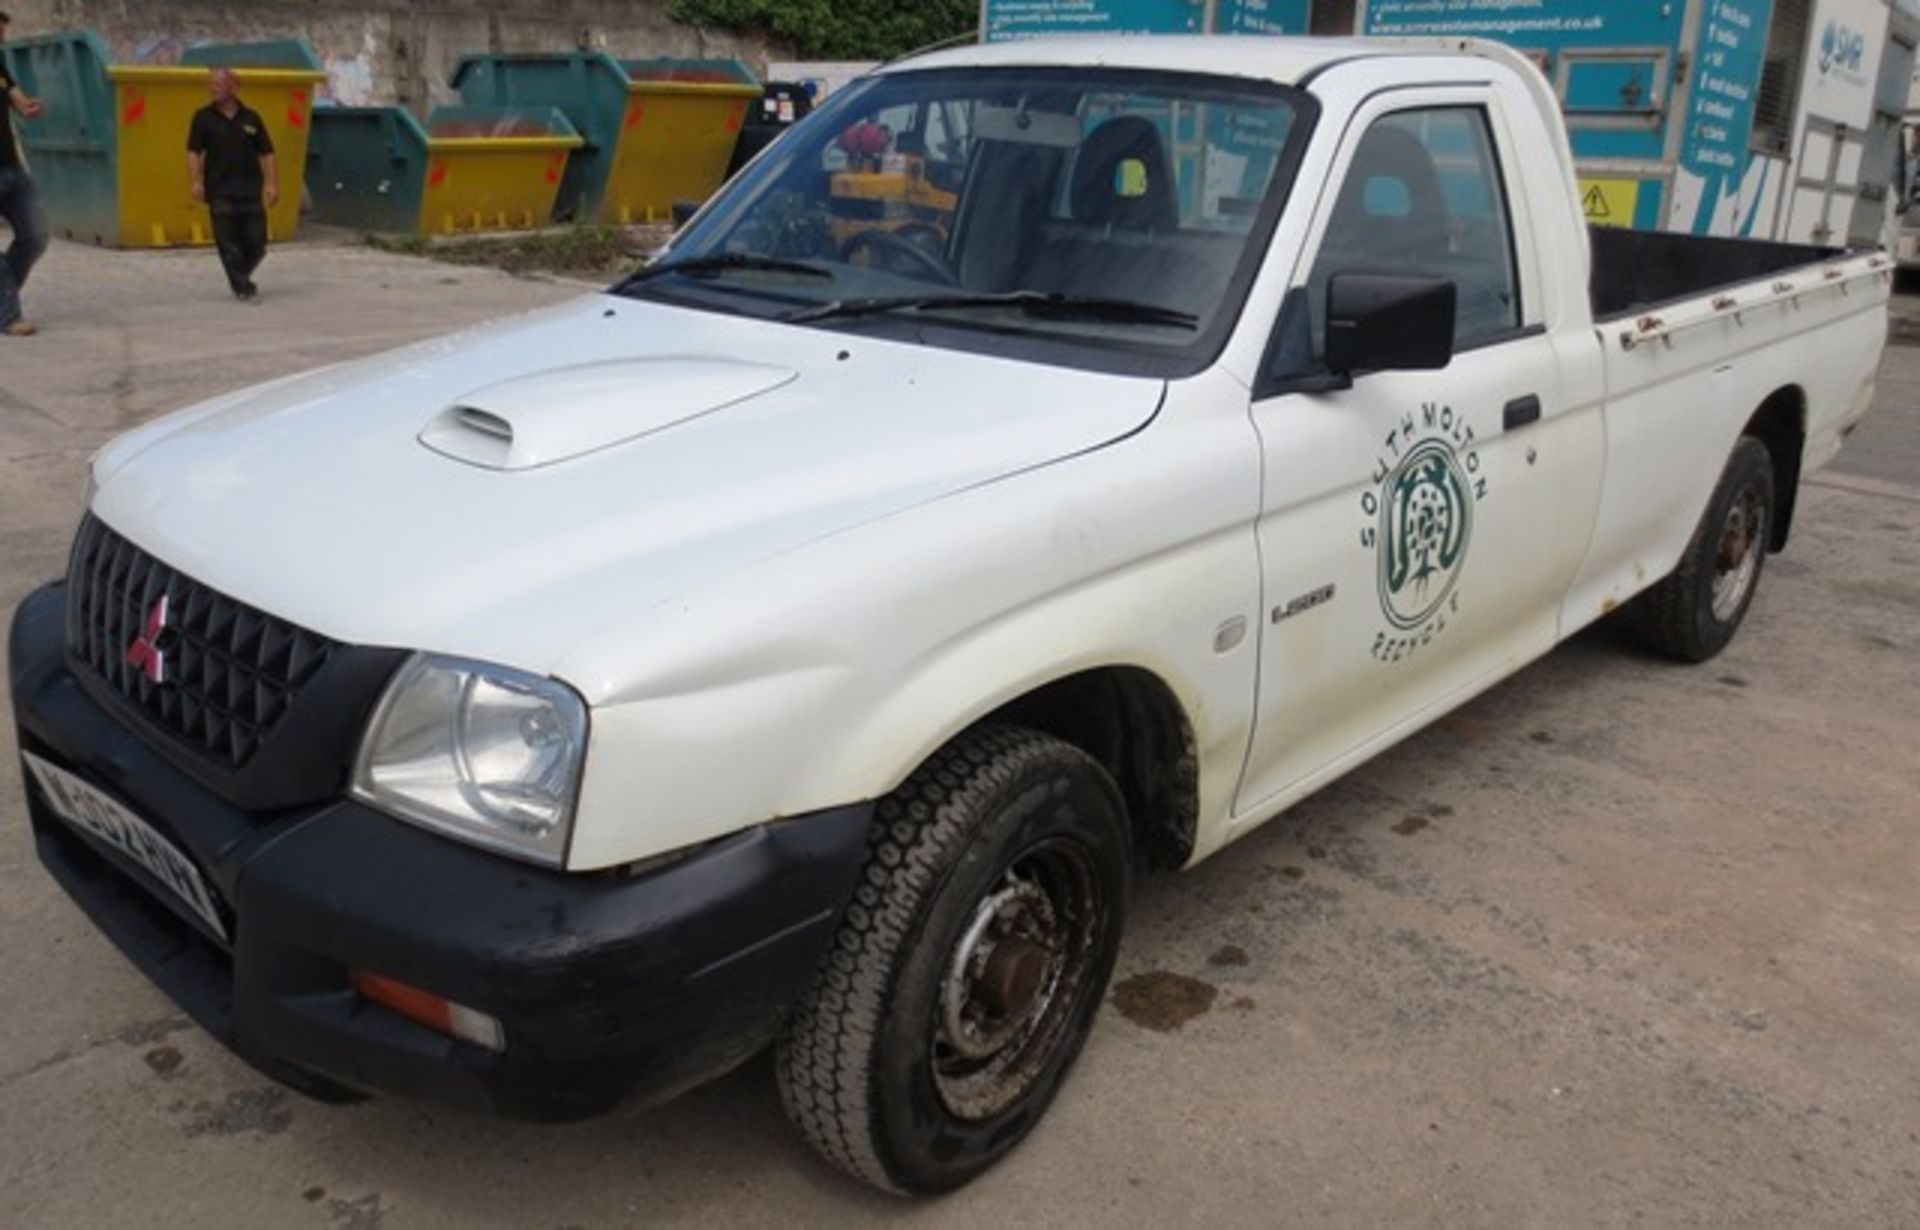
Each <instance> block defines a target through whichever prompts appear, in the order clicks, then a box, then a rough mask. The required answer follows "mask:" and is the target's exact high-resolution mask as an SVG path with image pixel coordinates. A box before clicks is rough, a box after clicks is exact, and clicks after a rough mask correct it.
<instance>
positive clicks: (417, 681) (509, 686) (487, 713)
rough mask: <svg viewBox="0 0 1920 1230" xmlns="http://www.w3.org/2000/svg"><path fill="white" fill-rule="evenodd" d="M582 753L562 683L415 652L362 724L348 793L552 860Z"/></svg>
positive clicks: (558, 860)
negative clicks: (364, 729) (363, 731)
mask: <svg viewBox="0 0 1920 1230" xmlns="http://www.w3.org/2000/svg"><path fill="white" fill-rule="evenodd" d="M586 751H587V707H586V704H585V702H583V701H582V700H581V699H580V697H579V696H578V695H577V694H576V693H575V692H574V691H573V690H572V689H571V688H569V687H567V686H566V685H565V684H562V683H557V682H555V681H554V680H552V679H542V678H539V677H537V676H534V675H527V674H523V673H521V672H520V671H515V670H508V669H507V668H506V667H503V666H489V665H487V664H486V663H484V662H470V661H466V660H464V659H461V658H442V657H436V656H433V655H429V654H417V655H415V656H414V657H413V658H412V659H410V660H409V661H408V662H407V664H406V665H405V666H403V667H401V668H400V672H399V673H398V674H397V675H395V676H394V677H393V682H392V683H390V684H389V685H387V693H386V695H385V696H384V697H382V698H381V701H380V707H379V708H378V709H376V710H375V711H374V714H373V721H372V722H371V723H369V724H368V727H367V735H366V739H365V741H364V742H363V743H362V745H361V748H360V759H359V763H358V764H357V765H356V766H355V769H354V775H353V776H354V781H353V792H354V794H355V795H357V796H358V797H360V798H362V799H364V800H366V801H367V802H369V803H371V804H373V805H374V806H376V807H378V808H380V809H381V810H383V811H386V812H390V813H392V814H393V815H395V816H399V817H400V818H402V819H405V820H411V821H413V822H414V823H416V824H420V825H424V826H426V827H427V828H431V829H438V830H440V831H441V832H444V833H447V834H449V835H451V836H454V837H458V838H460V839H461V840H463V841H470V842H472V843H474V844H475V845H480V846H487V847H490V848H492V849H495V850H501V851H504V852H506V853H508V854H514V855H518V856H519V857H521V858H525V859H530V860H532V861H534V862H540V863H548V864H551V865H553V866H555V867H558V866H561V865H562V864H563V863H565V861H566V857H567V838H568V836H569V835H570V834H571V832H572V830H573V803H574V796H575V794H576V793H577V792H578V789H579V785H580V766H581V763H582V761H583V760H584V759H585V758H586Z"/></svg>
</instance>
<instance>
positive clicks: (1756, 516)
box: [1713, 485, 1767, 623]
mask: <svg viewBox="0 0 1920 1230" xmlns="http://www.w3.org/2000/svg"><path fill="white" fill-rule="evenodd" d="M1766 525H1767V506H1766V501H1764V500H1762V499H1761V498H1760V490H1759V488H1758V487H1754V486H1751V485H1749V486H1747V487H1744V488H1742V489H1741V491H1740V494H1739V496H1738V497H1736V498H1735V499H1734V501H1733V506H1732V507H1731V508H1729V509H1727V519H1726V522H1725V523H1724V524H1723V525H1722V526H1721V530H1720V549H1719V551H1718V552H1717V553H1716V554H1715V556H1714V565H1713V617H1714V618H1715V619H1716V620H1718V621H1720V622H1721V623H1727V622H1728V621H1730V620H1731V619H1733V617H1734V616H1735V615H1737V614H1739V613H1740V607H1741V606H1742V605H1743V604H1744V603H1745V602H1746V600H1747V595H1748V594H1749V593H1750V592H1752V590H1753V581H1754V578H1755V577H1756V576H1758V575H1759V573H1760V553H1761V552H1762V551H1763V550H1765V549H1766V544H1765V543H1764V542H1763V541H1762V539H1763V538H1764V537H1765V530H1766Z"/></svg>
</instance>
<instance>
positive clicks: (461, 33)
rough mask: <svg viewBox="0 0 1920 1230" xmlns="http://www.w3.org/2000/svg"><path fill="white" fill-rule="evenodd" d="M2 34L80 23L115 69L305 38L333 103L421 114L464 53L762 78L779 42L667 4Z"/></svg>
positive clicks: (306, 3)
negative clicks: (724, 69) (220, 47)
mask: <svg viewBox="0 0 1920 1230" xmlns="http://www.w3.org/2000/svg"><path fill="white" fill-rule="evenodd" d="M0 8H4V9H6V10H7V11H8V12H9V13H11V14H12V15H13V27H12V36H13V37H14V38H26V37H29V36H31V35H34V34H40V33H45V32H46V31H49V30H63V29H72V28H75V27H81V26H84V27H90V28H92V29H93V30H95V31H98V32H99V34H100V35H101V37H103V38H104V39H106V41H107V44H108V46H109V47H110V48H112V50H113V54H114V58H115V60H116V62H119V63H143V64H169V63H172V62H173V61H175V60H177V59H179V58H180V53H181V52H182V51H184V50H186V49H187V48H189V47H192V46H193V45H195V44H196V43H207V42H238V41H245V40H249V39H266V38H287V37H289V36H294V35H298V36H300V37H304V38H305V39H306V40H307V41H308V42H309V43H311V44H313V48H314V50H315V51H316V52H318V53H319V55H320V58H321V59H322V60H323V61H324V62H325V65H326V68H327V71H328V73H329V74H330V76H331V78H332V81H331V85H330V87H329V89H330V92H331V95H332V97H334V98H336V99H337V100H338V101H340V102H343V103H390V102H399V103H402V104H404V105H406V106H409V107H413V108H415V109H416V110H419V111H421V112H422V113H424V112H425V111H426V110H428V109H429V108H431V107H432V106H433V105H434V104H435V103H441V102H447V101H450V100H451V98H452V95H451V92H450V91H449V90H448V89H447V84H446V83H447V76H448V74H449V73H450V72H451V71H452V68H453V65H454V64H455V62H456V61H458V60H459V58H460V57H461V56H462V55H463V54H465V53H467V52H470V51H564V50H570V49H573V48H576V47H583V46H584V47H591V48H594V49H596V50H604V51H608V52H611V53H612V54H613V55H614V56H616V57H618V58H623V59H624V58H639V57H646V56H656V55H712V56H730V55H731V56H739V57H740V58H741V59H743V60H745V61H746V62H747V63H748V64H750V65H752V66H753V68H754V71H756V72H761V73H764V72H765V69H766V62H767V60H768V58H769V57H770V56H781V57H785V55H786V52H785V50H784V49H783V48H781V47H779V46H778V45H777V44H767V43H763V42H758V41H755V40H750V39H743V38H740V37H737V36H735V35H732V34H728V33H723V32H719V31H703V30H696V29H693V28H691V27H688V26H682V25H679V24H677V23H675V22H673V21H671V20H669V19H668V17H667V0H0Z"/></svg>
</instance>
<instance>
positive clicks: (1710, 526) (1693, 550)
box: [1633, 436, 1774, 662]
mask: <svg viewBox="0 0 1920 1230" xmlns="http://www.w3.org/2000/svg"><path fill="white" fill-rule="evenodd" d="M1773 484H1774V473H1773V457H1772V454H1770V453H1769V452H1768V451H1767V447H1766V445H1764V444H1762V443H1760V441H1758V440H1756V439H1754V438H1753V437H1752V436H1743V437H1741V439H1740V443H1738V444H1736V445H1735V446H1734V449H1733V456H1732V457H1730V458H1728V459H1727V468H1726V470H1725V471H1724V472H1723V473H1722V474H1721V476H1720V485H1719V486H1717V487H1715V488H1714V492H1713V498H1712V499H1711V500H1709V501H1708V502H1707V511H1706V513H1705V515H1703V516H1702V517H1701V518H1700V525H1699V528H1697V529H1696V530H1694V533H1693V541H1692V542H1690V543H1688V544H1687V552H1686V554H1685V555H1683V556H1681V557H1680V564H1679V566H1678V567H1677V568H1675V569H1674V570H1673V572H1672V573H1671V574H1669V575H1668V576H1667V577H1666V578H1665V579H1663V580H1661V581H1660V582H1659V583H1658V584H1656V585H1654V586H1653V587H1652V588H1651V589H1649V590H1648V591H1647V592H1646V593H1645V594H1643V595H1641V597H1640V598H1639V600H1638V601H1637V602H1636V603H1635V605H1634V608H1633V620H1634V625H1635V627H1636V629H1637V630H1638V632H1639V634H1640V639H1641V641H1643V642H1644V643H1645V644H1646V645H1647V647H1648V648H1650V649H1652V650H1654V651H1655V652H1656V653H1660V654H1664V655H1666V656H1667V657H1670V658H1675V659H1678V660H1679V661H1682V662H1705V661H1706V660H1707V659H1708V658H1711V657H1713V656H1714V655H1715V654H1717V653H1719V652H1720V651H1721V650H1722V649H1725V648H1726V647H1727V643H1728V642H1729V641H1731V640H1732V639H1733V634H1734V633H1735V632H1737V631H1739V628H1740V621H1741V620H1743V619H1745V618H1746V616H1747V608H1748V607H1750V606H1752V605H1753V595H1754V592H1755V591H1756V590H1757V589H1758V588H1759V586H1760V570H1761V567H1762V566H1763V565H1764V564H1765V563H1766V558H1767V546H1768V543H1769V541H1770V540H1771V538H1772V534H1773V507H1774V505H1773Z"/></svg>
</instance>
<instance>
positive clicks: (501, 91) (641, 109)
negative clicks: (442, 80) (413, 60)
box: [453, 52, 761, 224]
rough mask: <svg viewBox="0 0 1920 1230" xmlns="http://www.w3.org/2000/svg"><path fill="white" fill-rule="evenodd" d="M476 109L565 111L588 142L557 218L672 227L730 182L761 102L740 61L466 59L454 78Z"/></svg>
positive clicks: (574, 55)
mask: <svg viewBox="0 0 1920 1230" xmlns="http://www.w3.org/2000/svg"><path fill="white" fill-rule="evenodd" d="M453 85H454V88H455V89H457V90H459V92H460V98H461V101H462V102H464V103H466V104H467V105H469V106H491V107H529V106H531V107H556V108H558V109H559V110H560V111H561V112H563V113H564V114H565V115H566V117H567V119H568V120H570V121H571V122H572V124H573V126H574V127H575V128H576V129H578V130H579V133H580V135H581V137H582V138H583V144H582V145H581V147H580V148H579V149H578V150H576V151H574V153H573V156H572V158H571V159H569V160H568V164H567V171H566V175H565V177H564V178H563V180H562V183H561V186H560V194H559V199H558V201H557V202H556V204H555V214H556V216H557V217H560V218H562V219H566V220H573V221H581V222H586V221H599V222H609V223H620V224H625V223H630V222H646V221H655V220H665V219H667V218H669V217H671V216H672V212H673V206H674V205H675V203H676V202H679V201H698V200H704V199H705V198H706V197H708V196H709V195H711V194H712V192H713V191H714V189H716V188H718V187H719V186H720V184H721V182H722V181H723V180H724V179H725V178H726V172H727V163H728V161H729V160H730V159H731V158H732V156H733V149H734V146H735V144H736V143H737V142H738V141H739V139H740V130H741V128H742V127H743V125H744V124H745V122H746V118H747V108H748V107H749V106H750V105H751V104H752V103H754V102H755V101H756V100H758V99H759V98H760V97H761V88H760V85H759V83H758V82H757V81H756V80H755V78H754V76H753V74H752V72H751V71H749V70H748V69H747V68H746V66H745V65H743V64H741V63H740V62H739V61H737V60H632V61H626V62H624V63H623V62H622V61H618V60H615V59H613V58H612V57H611V56H608V55H605V54H603V53H600V52H563V53H557V54H531V55H520V54H494V53H489V54H484V55H471V56H467V57H466V58H464V59H463V60H461V61H460V64H459V66H458V67H456V68H455V69H454V73H453Z"/></svg>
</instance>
